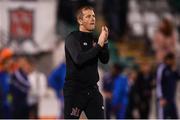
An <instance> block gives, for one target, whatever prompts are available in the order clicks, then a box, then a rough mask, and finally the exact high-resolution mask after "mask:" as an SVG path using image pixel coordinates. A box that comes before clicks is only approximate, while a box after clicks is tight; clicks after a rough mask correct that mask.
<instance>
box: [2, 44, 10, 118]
mask: <svg viewBox="0 0 180 120" xmlns="http://www.w3.org/2000/svg"><path fill="white" fill-rule="evenodd" d="M12 57H13V51H12V50H10V49H8V48H4V49H2V50H1V51H0V65H1V68H0V119H8V118H11V117H12V116H11V109H10V101H9V100H8V95H9V83H10V72H11V71H12V69H11V65H12V63H13V60H12Z"/></svg>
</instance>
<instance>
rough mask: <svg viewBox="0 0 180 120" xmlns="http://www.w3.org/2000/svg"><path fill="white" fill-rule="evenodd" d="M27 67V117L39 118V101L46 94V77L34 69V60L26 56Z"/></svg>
mask: <svg viewBox="0 0 180 120" xmlns="http://www.w3.org/2000/svg"><path fill="white" fill-rule="evenodd" d="M27 62H28V64H27V65H29V67H28V73H27V75H28V80H29V83H30V90H29V93H28V105H29V118H30V119H38V118H39V114H38V111H39V103H40V102H41V100H42V99H43V97H44V96H45V94H46V89H47V78H46V76H45V74H44V73H42V72H40V71H38V70H37V69H36V66H35V63H34V60H33V59H32V58H27Z"/></svg>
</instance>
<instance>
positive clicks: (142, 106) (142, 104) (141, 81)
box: [136, 60, 155, 119]
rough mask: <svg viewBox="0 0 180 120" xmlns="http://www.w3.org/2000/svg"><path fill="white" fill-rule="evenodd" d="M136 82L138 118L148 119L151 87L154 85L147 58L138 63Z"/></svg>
mask: <svg viewBox="0 0 180 120" xmlns="http://www.w3.org/2000/svg"><path fill="white" fill-rule="evenodd" d="M136 82H137V84H136V85H137V93H138V96H139V99H140V100H139V104H138V109H139V113H140V118H141V119H148V115H149V112H150V104H151V98H152V89H153V87H154V86H155V81H154V76H153V72H152V67H151V64H150V63H149V62H148V60H144V61H143V62H142V63H141V64H140V70H139V72H138V77H137V81H136Z"/></svg>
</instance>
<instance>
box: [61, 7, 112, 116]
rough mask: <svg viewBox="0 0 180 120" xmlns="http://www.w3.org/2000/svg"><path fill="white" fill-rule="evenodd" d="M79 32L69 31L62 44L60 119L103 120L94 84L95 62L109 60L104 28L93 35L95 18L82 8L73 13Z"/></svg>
mask: <svg viewBox="0 0 180 120" xmlns="http://www.w3.org/2000/svg"><path fill="white" fill-rule="evenodd" d="M77 22H78V24H79V30H78V31H74V32H71V33H70V34H69V35H68V37H67V38H66V41H65V54H66V65H67V67H66V68H67V70H66V79H65V84H64V89H63V92H64V118H66V119H67V118H69V119H70V118H76V119H78V118H79V117H80V114H81V112H82V111H83V110H84V112H85V114H86V116H87V118H89V119H92V118H94V119H95V118H97V119H100V118H101V119H103V118H104V106H103V97H102V95H101V93H100V92H99V89H98V85H97V82H98V81H99V74H98V69H97V66H98V59H99V60H100V61H101V62H102V63H104V64H106V63H108V61H109V51H108V40H107V39H108V29H107V27H106V26H103V27H102V31H101V33H100V36H99V38H98V37H95V36H94V35H93V31H94V29H95V24H96V17H95V13H94V10H93V8H92V7H89V6H83V7H82V8H80V9H79V10H78V12H77Z"/></svg>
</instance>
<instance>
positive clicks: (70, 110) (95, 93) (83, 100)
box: [64, 86, 104, 119]
mask: <svg viewBox="0 0 180 120" xmlns="http://www.w3.org/2000/svg"><path fill="white" fill-rule="evenodd" d="M64 93H66V92H64ZM82 111H84V112H85V114H86V116H87V118H88V119H104V106H103V97H102V95H101V93H100V92H99V90H98V87H97V86H94V87H92V88H91V89H85V90H83V91H80V92H74V91H73V94H69V95H66V94H64V118H65V119H79V117H80V115H81V112H82Z"/></svg>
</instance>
